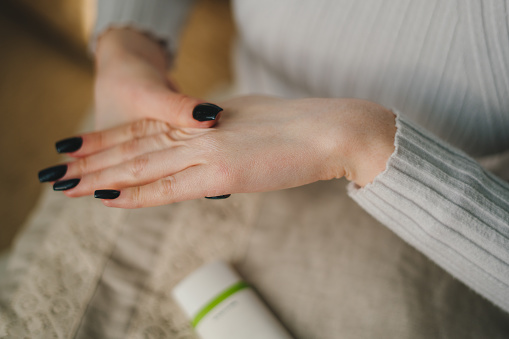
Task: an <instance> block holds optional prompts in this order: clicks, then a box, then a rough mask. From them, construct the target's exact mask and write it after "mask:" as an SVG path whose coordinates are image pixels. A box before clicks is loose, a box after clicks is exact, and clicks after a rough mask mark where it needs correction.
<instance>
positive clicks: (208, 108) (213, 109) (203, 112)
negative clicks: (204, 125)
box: [193, 103, 223, 121]
mask: <svg viewBox="0 0 509 339" xmlns="http://www.w3.org/2000/svg"><path fill="white" fill-rule="evenodd" d="M222 110H223V109H222V108H221V107H219V106H217V105H214V104H210V103H206V104H199V105H196V107H195V108H194V109H193V118H194V119H195V120H198V121H209V120H216V117H217V115H218V114H219V112H221V111H222Z"/></svg>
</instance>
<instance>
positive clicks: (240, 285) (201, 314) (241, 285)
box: [191, 281, 249, 327]
mask: <svg viewBox="0 0 509 339" xmlns="http://www.w3.org/2000/svg"><path fill="white" fill-rule="evenodd" d="M248 287H249V285H248V284H247V283H245V282H243V281H240V282H238V283H235V284H233V285H232V286H231V287H229V288H227V289H226V290H224V291H223V292H221V294H219V295H218V296H217V297H215V298H214V299H213V300H212V301H211V302H209V303H208V304H207V305H205V306H204V307H203V308H202V309H201V310H200V311H199V312H198V313H197V314H196V316H195V317H194V319H193V320H192V321H191V325H192V326H193V327H196V326H197V325H198V323H199V322H200V320H202V319H203V317H205V316H206V315H207V314H208V313H209V312H210V311H212V310H213V309H214V307H216V306H217V305H219V304H220V303H221V302H222V301H223V300H225V299H226V298H228V297H229V296H231V295H233V294H235V293H237V292H238V291H240V290H243V289H244V288H248Z"/></svg>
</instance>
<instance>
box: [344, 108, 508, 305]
mask: <svg viewBox="0 0 509 339" xmlns="http://www.w3.org/2000/svg"><path fill="white" fill-rule="evenodd" d="M397 128H398V130H397V133H396V139H395V145H396V149H395V152H394V154H393V155H392V156H391V158H390V159H389V161H388V164H387V168H386V170H385V171H384V172H383V173H381V174H380V175H379V176H378V177H377V178H376V179H375V180H374V181H373V183H371V184H369V185H367V186H366V187H364V188H359V187H358V186H356V185H354V184H350V186H349V194H350V196H351V197H352V198H353V199H354V200H355V201H357V203H359V205H361V206H362V207H363V208H364V209H365V210H367V211H368V212H369V213H371V214H372V215H373V216H374V217H375V218H376V219H378V220H379V221H380V222H382V223H383V224H385V225H386V226H387V227H389V228H390V229H391V230H392V231H394V232H395V233H396V234H398V235H399V236H400V237H401V238H403V239H404V240H405V241H407V242H408V243H410V244H411V245H413V246H414V247H416V248H417V249H418V250H420V251H422V252H423V253H425V254H426V255H427V256H428V257H429V258H431V259H432V260H434V261H435V262H436V263H437V264H439V265H440V266H442V267H443V268H444V269H445V270H447V271H448V272H450V273H451V274H452V275H454V276H455V277H457V278H458V279H460V280H461V281H463V282H465V283H466V284H467V285H468V286H470V287H471V288H472V289H474V290H475V291H477V292H478V293H480V294H481V295H483V296H484V297H486V298H487V299H489V300H491V301H492V302H493V303H494V304H496V305H498V306H500V307H501V308H503V309H504V310H506V311H509V184H508V183H506V182H504V181H502V180H500V179H499V178H497V177H496V176H494V175H492V174H490V173H489V172H487V171H485V170H483V168H482V167H481V166H480V165H479V164H478V163H477V162H476V161H474V160H473V159H472V158H470V157H469V156H467V155H466V154H465V153H463V152H461V151H459V150H457V149H455V148H453V147H451V146H449V145H447V144H446V143H443V142H440V141H437V138H436V137H434V136H432V135H430V134H429V133H428V132H427V131H425V130H423V129H421V128H420V127H418V126H416V125H414V124H413V123H411V122H410V121H408V120H407V119H406V118H405V117H404V116H401V115H398V118H397Z"/></svg>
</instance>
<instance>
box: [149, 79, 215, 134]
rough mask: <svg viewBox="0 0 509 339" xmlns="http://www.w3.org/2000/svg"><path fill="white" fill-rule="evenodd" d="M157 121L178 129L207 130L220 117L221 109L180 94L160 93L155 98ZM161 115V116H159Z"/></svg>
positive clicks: (168, 91)
mask: <svg viewBox="0 0 509 339" xmlns="http://www.w3.org/2000/svg"><path fill="white" fill-rule="evenodd" d="M157 105H158V106H160V107H157V108H156V112H159V114H158V117H156V118H158V119H162V120H164V121H167V122H168V123H170V124H171V125H174V126H179V127H195V128H209V127H212V126H214V125H215V124H216V123H217V121H218V120H219V117H220V112H221V111H222V110H223V109H222V108H221V107H219V106H217V105H214V104H211V103H206V102H204V100H201V99H198V98H194V97H191V96H188V95H185V94H182V93H177V92H173V91H170V90H168V89H166V90H164V91H161V92H160V93H159V95H158V98H157ZM161 114H162V116H160V115H161Z"/></svg>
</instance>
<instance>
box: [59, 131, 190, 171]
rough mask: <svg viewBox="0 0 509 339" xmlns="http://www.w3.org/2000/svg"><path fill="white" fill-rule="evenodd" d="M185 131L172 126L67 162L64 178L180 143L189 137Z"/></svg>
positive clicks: (97, 169) (96, 169)
mask: <svg viewBox="0 0 509 339" xmlns="http://www.w3.org/2000/svg"><path fill="white" fill-rule="evenodd" d="M183 134H184V132H183V131H181V130H176V129H173V128H171V129H170V130H169V131H168V132H165V133H158V134H155V135H151V136H148V137H145V138H138V139H131V140H129V141H126V142H124V143H122V144H120V145H116V146H113V147H111V148H108V149H106V150H105V151H103V152H98V153H95V154H92V155H89V156H86V157H81V158H78V159H77V160H75V161H73V162H70V163H68V164H67V166H68V168H67V173H65V176H63V177H62V180H66V179H68V178H80V177H82V176H83V175H85V174H88V173H92V172H95V171H99V170H102V169H105V168H108V167H112V166H115V165H118V164H121V163H124V162H127V161H129V160H132V159H134V158H136V157H138V156H140V155H142V154H147V153H152V152H156V151H160V150H163V149H166V148H169V147H172V146H175V145H177V144H178V143H179V141H180V140H184V139H186V138H187V136H186V135H183Z"/></svg>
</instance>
